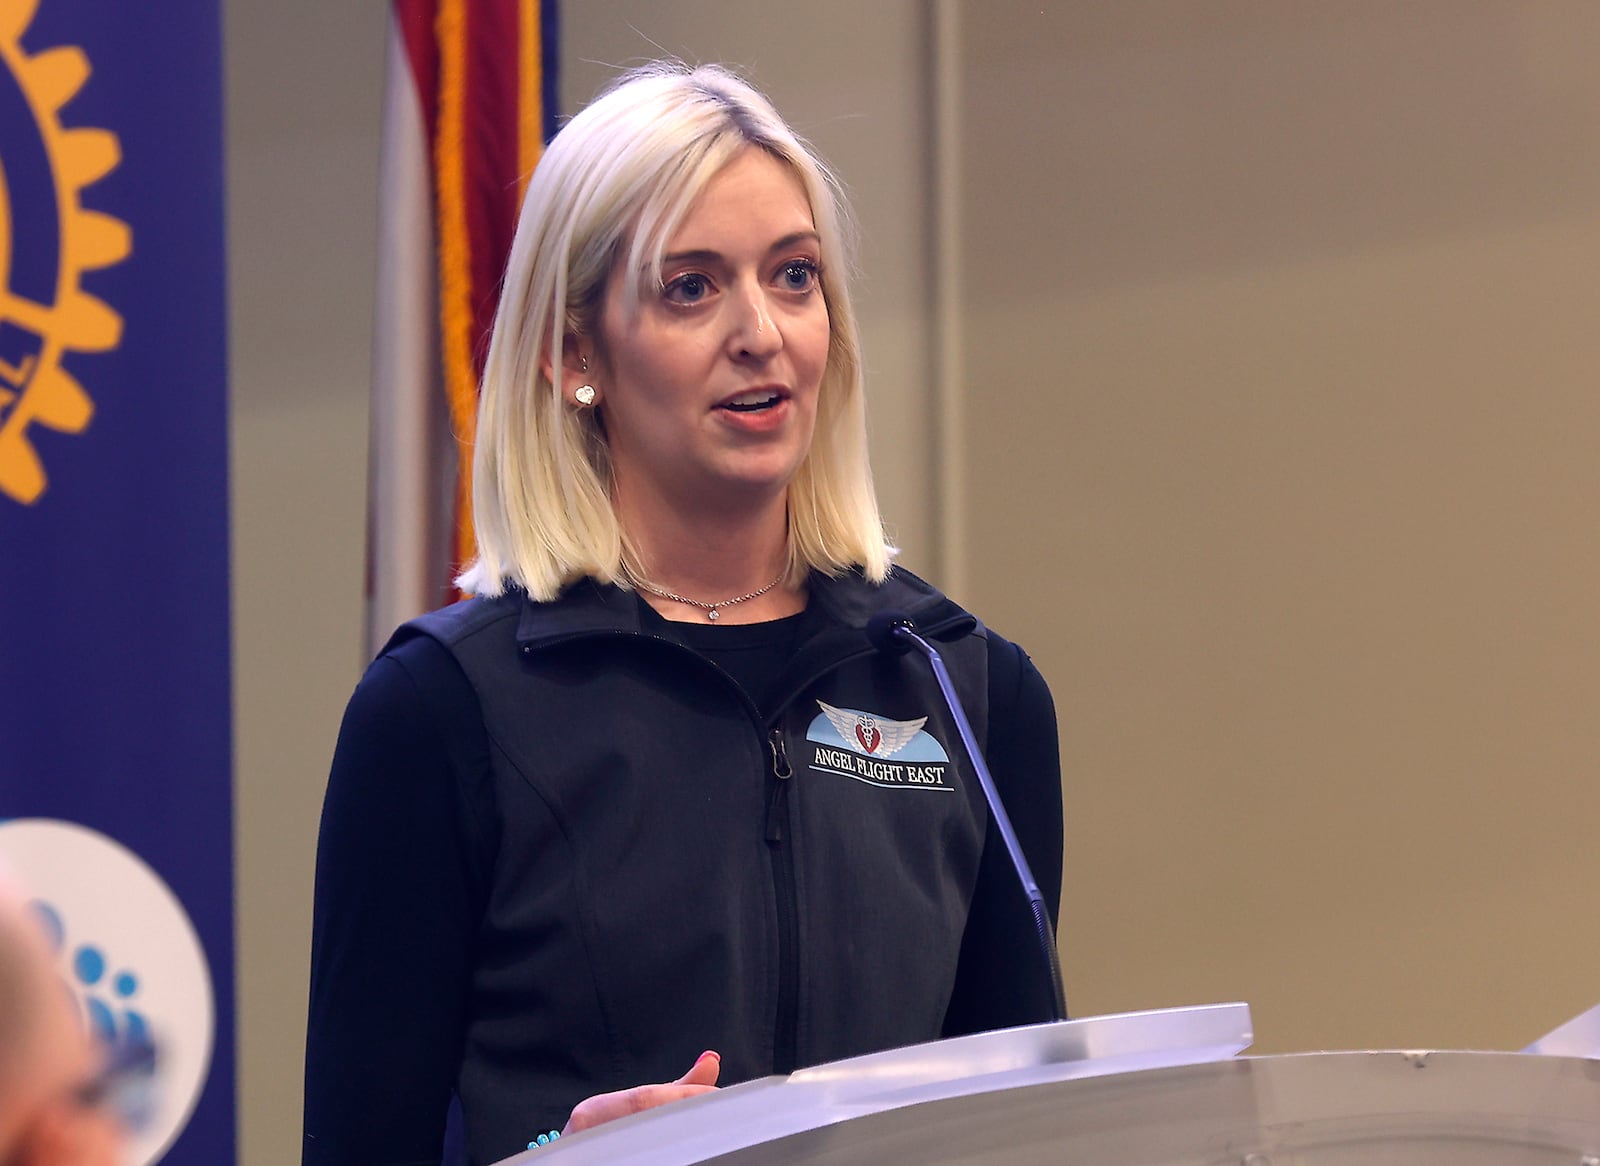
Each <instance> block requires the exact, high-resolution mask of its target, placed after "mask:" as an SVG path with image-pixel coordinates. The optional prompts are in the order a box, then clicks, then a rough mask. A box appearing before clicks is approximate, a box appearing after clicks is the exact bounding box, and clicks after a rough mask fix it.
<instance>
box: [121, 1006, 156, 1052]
mask: <svg viewBox="0 0 1600 1166" xmlns="http://www.w3.org/2000/svg"><path fill="white" fill-rule="evenodd" d="M122 1036H123V1038H124V1039H125V1040H126V1041H127V1043H128V1044H130V1045H147V1044H149V1043H150V1025H149V1024H148V1023H146V1021H145V1018H144V1017H143V1016H141V1015H140V1014H139V1013H137V1012H134V1011H133V1010H132V1009H129V1010H128V1011H127V1012H126V1013H124V1014H123V1017H122Z"/></svg>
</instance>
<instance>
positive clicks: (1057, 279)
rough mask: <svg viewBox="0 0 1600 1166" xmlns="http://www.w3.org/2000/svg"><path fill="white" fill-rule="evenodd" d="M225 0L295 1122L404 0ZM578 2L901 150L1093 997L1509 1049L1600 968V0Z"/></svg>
mask: <svg viewBox="0 0 1600 1166" xmlns="http://www.w3.org/2000/svg"><path fill="white" fill-rule="evenodd" d="M225 9H226V16H227V22H226V32H227V48H228V59H227V66H228V70H229V76H228V94H229V102H230V107H229V112H228V131H229V196H228V197H229V214H230V232H231V235H230V269H231V271H232V303H231V320H232V329H233V333H232V344H233V355H232V398H231V401H232V408H233V457H234V481H233V493H234V498H233V507H234V555H235V562H234V602H235V653H236V670H235V672H236V701H235V703H236V716H237V722H236V723H237V730H236V731H237V789H238V814H239V821H238V827H237V833H238V842H239V855H240V858H239V905H240V924H239V991H240V1009H241V1058H242V1065H241V1076H240V1091H241V1097H242V1106H243V1109H242V1114H243V1121H242V1127H241V1138H242V1140H241V1149H242V1160H243V1161H244V1162H245V1164H246V1166H269V1164H277V1163H283V1162H290V1161H294V1160H295V1158H296V1155H297V1146H298V1140H299V1139H298V1125H299V1088H300V1080H299V1072H300V1071H299V1059H300V1050H301V1040H302V1037H301V1029H302V1026H303V1023H304V1008H305V970H306V960H307V958H308V929H309V915H310V881H311V862H312V854H313V848H314V843H315V826H316V816H317V812H318V807H319V805H320V799H321V789H322V782H323V780H324V776H325V771H326V765H327V759H328V756H329V754H330V752H331V748H332V742H333V735H334V733H335V731H336V729H337V723H338V718H339V714H340V711H341V709H342V705H343V702H344V699H345V697H346V696H347V694H348V691H349V689H350V687H351V686H352V685H353V684H354V681H355V678H356V676H357V675H358V673H359V669H360V666H361V663H362V661H361V638H362V637H361V598H360V597H361V571H362V544H363V533H362V522H363V510H364V505H365V500H364V492H365V456H366V436H365V425H366V385H367V377H368V369H369V365H370V351H369V346H370V336H371V276H372V271H373V267H374V262H375V260H374V255H373V246H374V243H373V240H374V235H375V232H374V227H373V219H372V214H373V191H374V188H375V182H376V175H377V111H378V103H379V95H380V91H381V66H382V55H383V54H382V49H383V41H382V11H381V6H379V5H338V4H335V5H327V4H319V3H314V2H313V0H283V2H282V3H279V4H276V5H260V4H255V3H245V2H242V0H234V2H231V3H228V4H226V5H225ZM565 9H566V11H565V12H564V14H563V15H564V22H565V35H564V38H563V59H564V61H565V66H564V69H565V72H564V88H565V91H566V101H567V102H568V106H569V108H570V107H571V106H572V105H574V104H575V103H577V102H579V101H581V100H583V99H584V98H585V97H587V96H588V95H589V94H590V93H592V92H593V91H594V89H595V88H596V87H597V86H598V85H600V84H601V83H602V82H603V80H604V78H605V77H607V76H609V75H610V67H611V66H615V65H621V64H626V63H628V62H629V61H632V60H635V59H639V58H642V57H647V56H653V55H658V54H659V53H660V52H661V51H662V50H666V51H669V52H676V53H680V54H682V55H684V56H685V57H690V58H695V59H704V60H727V61H735V62H741V63H743V64H746V65H748V66H749V67H750V69H751V72H752V74H753V76H754V77H755V79H756V80H757V81H758V82H759V83H761V84H762V85H764V86H765V87H766V88H767V89H768V90H769V91H770V92H771V93H772V94H773V96H774V98H775V99H776V101H777V103H778V105H779V106H780V108H782V109H783V110H784V111H785V112H786V113H787V114H788V115H789V116H790V117H791V118H792V119H793V120H794V121H795V122H796V123H797V124H798V126H799V128H800V129H801V130H802V131H803V132H805V133H806V134H807V135H808V136H810V137H811V138H812V139H813V140H814V141H816V142H817V143H818V145H819V146H820V148H821V149H822V151H823V153H824V154H825V155H827V156H828V157H829V158H830V159H831V160H832V161H833V162H834V164H835V165H836V167H837V169H838V170H839V171H840V173H841V174H842V176H843V178H844V179H845V181H846V183H847V184H848V185H849V187H850V188H851V190H852V192H853V194H854V197H855V201H856V206H857V209H858V211H859V213H860V217H861V219H862V222H863V226H864V229H865V247H864V255H863V266H864V269H865V279H864V281H863V283H862V285H861V289H862V290H861V301H860V307H861V315H862V318H863V325H864V329H865V332H866V342H867V348H868V359H869V364H870V365H871V370H872V380H871V382H870V383H871V390H872V394H873V400H872V408H873V439H874V455H875V459H876V465H877V470H878V475H879V478H880V483H881V489H882V493H883V498H884V502H885V509H886V511H887V513H888V514H889V517H890V519H891V521H892V522H894V524H895V525H896V528H897V531H898V534H899V537H900V539H901V541H902V543H903V545H904V546H905V547H906V552H907V553H906V560H907V561H908V562H909V563H910V564H911V565H912V566H913V567H914V568H916V569H918V570H923V571H927V572H930V573H935V572H936V573H938V574H940V575H941V576H942V577H944V578H947V579H951V580H954V581H955V582H954V586H955V589H956V590H957V593H958V598H961V599H963V600H966V601H969V602H970V603H972V604H973V606H975V607H976V608H977V609H978V610H979V611H980V612H982V613H983V614H984V615H985V616H986V617H987V618H988V619H989V621H990V622H991V623H993V624H994V625H995V626H996V627H998V628H999V629H1000V630H1001V631H1003V632H1005V633H1007V634H1010V635H1012V636H1015V637H1016V638H1018V639H1021V640H1023V641H1024V642H1025V643H1026V645H1027V646H1028V647H1029V648H1030V650H1031V651H1032V652H1033V654H1034V655H1035V657H1036V659H1037V660H1038V662H1039V664H1040V666H1041V668H1042V669H1043V671H1044V672H1045V675H1046V676H1047V678H1048V679H1049V680H1050V681H1051V683H1052V685H1053V687H1054V689H1055V692H1056V697H1057V701H1058V704H1059V705H1060V708H1061V713H1062V726H1063V760H1064V763H1065V767H1066V797H1067V805H1068V823H1067V839H1068V856H1067V864H1066V874H1067V892H1066V903H1065V907H1064V910H1063V916H1062V948H1063V951H1064V953H1065V958H1066V977H1067V986H1068V995H1069V1000H1070V1002H1071V1003H1072V1005H1073V1006H1074V1009H1075V1011H1078V1012H1080V1013H1087V1012H1100V1011H1109V1010H1115V1009H1123V1008H1142V1007H1155V1006H1161V1005H1168V1004H1180V1003H1191V1002H1200V1001H1210V1000H1222V999H1236V998H1243V999H1247V1000H1250V1001H1251V1002H1252V1004H1253V1005H1254V1007H1255V1015H1256V1020H1257V1031H1258V1033H1259V1034H1260V1038H1261V1039H1260V1041H1259V1042H1258V1045H1257V1048H1258V1049H1259V1050H1264V1051H1273V1050H1282V1049H1289V1048H1305V1047H1318V1046H1342V1047H1351V1046H1370V1045H1389V1046H1394V1045H1409V1046H1415V1045H1425V1044H1435V1045H1469V1046H1488V1047H1501V1048H1508V1047H1517V1046H1520V1045H1521V1044H1523V1043H1525V1042H1526V1041H1528V1040H1530V1039H1532V1038H1533V1037H1534V1036H1537V1035H1539V1033H1541V1032H1542V1031H1544V1030H1545V1029H1547V1028H1549V1027H1551V1026H1553V1025H1554V1024H1555V1023H1556V1022H1558V1021H1560V1020H1562V1019H1564V1018H1565V1017H1567V1016H1569V1015H1571V1014H1573V1013H1575V1012H1577V1011H1579V1010H1580V1009H1581V1008H1584V1007H1587V1006H1588V1005H1590V1004H1593V1003H1595V1002H1596V1001H1597V1000H1600V979H1597V978H1596V977H1595V976H1594V974H1593V972H1592V970H1591V969H1592V968H1594V967H1595V966H1597V965H1600V958H1597V957H1600V950H1597V949H1600V939H1597V938H1595V937H1594V935H1593V934H1592V933H1591V932H1590V931H1589V930H1588V929H1587V928H1583V927H1581V926H1579V925H1578V923H1577V921H1579V920H1585V919H1586V918H1587V915H1588V913H1589V912H1588V911H1587V910H1586V909H1587V908H1589V906H1590V903H1591V901H1592V899H1593V898H1594V895H1595V892H1596V891H1597V890H1600V859H1597V858H1596V857H1595V848H1594V847H1593V846H1591V845H1588V844H1587V843H1588V840H1589V838H1591V837H1592V835H1593V829H1592V824H1593V823H1594V822H1595V821H1596V820H1600V819H1597V814H1596V810H1597V809H1600V805H1597V803H1600V783H1596V782H1594V781H1593V773H1594V770H1595V766H1596V761H1595V759H1596V757H1597V755H1600V749H1597V745H1600V739H1597V738H1600V728H1597V724H1600V719H1597V718H1596V717H1595V716H1594V715H1593V713H1592V711H1591V707H1590V706H1592V705H1594V704H1595V699H1596V697H1597V696H1600V615H1597V613H1596V611H1595V610H1594V602H1593V598H1592V597H1593V596H1594V595H1595V594H1596V592H1597V587H1596V584H1597V583H1600V542H1597V539H1596V537H1595V536H1594V534H1593V533H1592V528H1591V516H1592V515H1593V514H1595V513H1596V511H1597V509H1600V506H1597V504H1600V469H1597V468H1596V467H1597V465H1600V459H1596V458H1595V457H1594V456H1593V455H1592V453H1591V450H1590V447H1591V446H1592V445H1594V444H1595V441H1596V437H1597V435H1600V402H1597V401H1596V400H1595V399H1594V396H1593V394H1592V393H1591V392H1590V387H1591V384H1592V382H1593V381H1594V380H1595V379H1596V373H1597V372H1600V342H1597V341H1596V340H1594V339H1593V338H1591V335H1590V334H1591V333H1593V332H1595V331H1596V329H1595V328H1594V327H1593V326H1592V325H1591V321H1592V320H1594V319H1596V318H1597V317H1600V164H1597V163H1596V161H1595V159H1596V157H1597V146H1600V81H1597V80H1595V78H1594V76H1593V74H1594V72H1595V71H1594V70H1593V69H1592V68H1591V67H1590V56H1591V54H1590V52H1589V51H1588V48H1589V47H1590V46H1592V45H1594V44H1596V43H1600V7H1597V6H1595V5H1594V4H1592V3H1589V2H1588V0H1539V2H1536V3H1520V2H1513V0H1505V2H1504V3H1489V2H1482V3H1458V2H1456V0H1412V2H1410V3H1407V4H1404V5H1395V4H1390V3H1380V2H1378V0H1372V2H1370V3H1353V2H1345V3H1338V4H1297V5H1263V4H1255V3H1251V4H1243V3H1222V2H1218V0H1207V2H1203V3H1198V4H1184V3H1178V2H1176V0H1173V2H1171V3H1165V2H1163V3H1138V2H1130V3H1125V4H1123V3H1119V4H1115V5H1108V4H1104V3H1100V2H1089V0H1084V2H1082V3H1061V2H1052V3H1047V4H1042V5H1041V4H1040V3H1038V2H1037V0H1035V2H1034V3H1029V4H1023V3H1020V2H1012V0H985V2H984V3H982V4H979V3H976V2H975V0H973V2H969V3H965V4H963V3H959V2H956V0H923V2H917V0H883V2H881V3H880V2H867V3H862V2H860V0H856V2H852V3H845V2H842V0H824V2H819V3H813V4H808V5H804V6H796V5H777V4H771V5H762V4H752V3H737V4H736V3H733V2H732V0H676V2H675V3H673V4H671V5H663V4H658V3H653V2H647V0H625V2H624V0H617V2H613V3H609V4H578V3H573V4H568V5H566V6H565ZM941 60H943V61H944V62H946V64H945V65H944V66H941V64H940V61H941ZM941 98H942V99H945V100H947V101H948V104H947V105H945V106H940V105H939V101H938V100H937V99H941ZM939 109H942V110H943V112H942V113H938V114H936V113H935V111H936V110H939ZM941 142H942V143H944V145H945V147H950V148H949V149H948V150H947V152H945V153H943V154H941V153H940V143H941ZM941 164H943V165H945V166H946V167H947V168H953V172H954V173H955V174H957V175H958V176H959V181H958V182H957V183H955V184H953V188H952V189H949V190H947V191H945V190H941V189H939V188H937V187H936V186H935V185H934V184H933V182H932V178H933V176H934V175H935V174H936V173H938V172H939V167H940V165H941ZM946 196H948V198H949V199H953V200H954V201H953V202H948V203H947V202H946V201H945V197H946ZM946 210H948V211H949V212H952V213H948V214H946V213H943V212H945V211H946ZM941 303H944V304H946V305H947V309H946V313H945V316H944V317H941V315H940V304H941ZM951 309H953V311H952V310H951ZM951 317H953V318H954V319H957V320H958V321H959V322H960V326H959V328H958V329H955V330H954V331H953V332H952V330H949V329H946V330H941V329H940V328H939V327H938V322H939V321H940V319H941V318H951ZM945 383H954V384H955V385H957V386H958V387H959V395H958V397H957V398H956V399H954V400H953V401H952V402H950V407H951V408H952V409H953V415H954V416H955V417H957V418H958V419H959V420H961V421H962V422H963V426H962V429H961V431H960V434H959V435H952V434H951V433H949V432H942V431H941V428H940V424H939V420H938V418H939V414H940V409H941V408H942V407H943V406H942V405H941V403H940V401H939V400H937V399H936V397H937V394H936V393H935V388H936V386H939V385H941V384H945ZM953 436H960V437H961V440H960V441H952V437H953ZM941 450H960V451H962V452H961V453H960V456H959V457H958V458H957V459H956V460H954V461H952V460H950V459H948V458H944V457H942V456H941V455H940V452H939V451H941ZM951 489H955V491H956V493H955V496H956V498H957V499H958V500H959V509H957V510H953V511H947V510H942V509H941V508H940V506H939V505H938V504H937V502H936V499H937V498H938V497H939V492H940V491H941V490H946V491H948V490H951ZM1569 920H1570V921H1572V922H1571V923H1569V922H1568V921H1569Z"/></svg>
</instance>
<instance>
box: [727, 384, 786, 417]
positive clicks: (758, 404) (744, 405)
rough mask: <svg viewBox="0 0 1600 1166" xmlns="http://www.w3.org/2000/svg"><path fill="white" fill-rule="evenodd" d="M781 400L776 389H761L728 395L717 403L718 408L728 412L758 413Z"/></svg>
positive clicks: (780, 394)
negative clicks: (724, 399) (738, 394)
mask: <svg viewBox="0 0 1600 1166" xmlns="http://www.w3.org/2000/svg"><path fill="white" fill-rule="evenodd" d="M782 400H783V394H782V393H781V392H779V391H778V390H776V389H770V390H762V391H760V392H755V393H744V394H742V395H740V396H737V397H730V398H729V399H728V400H726V401H724V402H722V404H720V405H718V406H717V408H719V409H726V410H728V412H730V413H760V412H762V411H763V410H766V409H771V408H773V407H774V406H775V405H777V404H779V403H780V402H781V401H782Z"/></svg>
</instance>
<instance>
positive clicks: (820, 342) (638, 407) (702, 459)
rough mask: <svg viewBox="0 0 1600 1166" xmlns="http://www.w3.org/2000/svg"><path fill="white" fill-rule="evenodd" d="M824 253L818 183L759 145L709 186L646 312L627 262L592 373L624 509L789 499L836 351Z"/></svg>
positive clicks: (701, 508) (702, 508)
mask: <svg viewBox="0 0 1600 1166" xmlns="http://www.w3.org/2000/svg"><path fill="white" fill-rule="evenodd" d="M820 264H821V246H820V243H819V241H818V238H817V234H816V230H815V227H814V225H813V222H812V217H811V207H810V203H809V202H808V200H807V198H806V194H805V189H804V188H803V187H802V186H801V185H800V181H799V179H798V178H796V177H795V174H794V172H793V171H792V170H790V169H789V167H788V166H787V165H785V164H784V163H783V162H780V161H779V160H778V159H776V158H774V157H773V156H772V155H770V154H768V153H767V152H766V151H764V150H761V149H758V148H753V147H752V148H747V149H745V150H744V151H743V152H742V153H740V154H738V155H736V156H735V157H734V159H733V160H732V161H731V162H729V163H728V164H727V165H726V166H725V167H723V169H722V170H721V171H720V172H719V173H718V174H717V175H716V176H715V177H714V178H712V180H711V181H710V182H709V183H708V184H707V185H706V188H705V189H704V190H703V191H701V193H700V196H699V198H698V199H697V200H696V201H695V202H694V204H693V206H692V207H691V208H690V210H689V213H688V215H687V216H686V217H685V218H684V220H683V222H682V224H681V225H680V226H679V227H678V229H677V231H676V232H675V233H674V234H673V236H672V237H671V239H670V240H668V243H667V248H666V255H665V258H664V261H663V264H662V273H661V275H662V286H661V287H660V288H647V289H645V290H644V292H643V293H642V294H641V295H640V297H639V303H638V309H637V312H636V313H634V312H631V311H630V310H629V307H628V304H627V301H626V298H625V296H624V286H625V285H624V281H625V280H627V279H630V278H634V277H633V276H632V275H631V274H630V273H628V272H625V271H622V270H620V269H618V270H614V271H613V272H612V274H611V278H610V280H609V282H608V285H607V289H606V296H605V301H604V304H603V307H602V310H601V317H600V327H599V336H598V338H597V340H598V343H597V344H596V345H595V346H594V347H593V357H592V358H591V372H590V374H589V376H588V377H587V378H585V379H587V380H588V381H589V383H592V384H593V385H594V386H595V387H596V388H597V389H598V390H599V393H600V396H599V406H600V408H601V409H602V416H603V418H604V420H605V430H606V438H607V442H608V444H609V446H610V450H611V462H612V468H613V473H614V475H615V481H616V489H617V494H618V503H619V505H620V506H621V507H623V508H624V509H625V510H627V511H630V512H634V513H639V512H641V510H643V511H644V512H648V511H649V510H650V509H652V508H654V507H656V506H660V505H666V506H668V507H672V508H674V509H675V510H677V511H678V513H680V514H682V515H686V516H693V515H695V514H710V513H714V512H716V511H718V510H725V509H727V508H729V507H730V505H731V506H743V505H745V504H748V503H750V502H761V501H771V500H772V499H774V498H781V497H782V495H783V491H784V490H785V488H786V487H787V486H788V483H789V480H790V479H791V478H792V477H793V476H794V474H795V471H796V470H797V469H798V468H799V466H800V464H801V462H802V461H803V460H804V458H805V456H806V453H807V451H808V450H809V449H810V447H811V434H812V430H813V428H814V427H815V423H816V414H817V393H818V387H819V385H820V384H821V381H822V371H823V367H824V366H825V364H826V363H827V359H828V306H827V304H826V303H825V302H824V300H823V295H822V285H821V280H820V278H819V269H820ZM566 383H567V385H568V386H569V387H568V389H567V391H568V392H569V393H571V392H573V391H575V389H576V387H577V385H578V384H579V383H580V382H579V380H577V379H575V378H573V377H571V376H569V377H568V378H566Z"/></svg>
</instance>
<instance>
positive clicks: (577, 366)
mask: <svg viewBox="0 0 1600 1166" xmlns="http://www.w3.org/2000/svg"><path fill="white" fill-rule="evenodd" d="M593 349H594V346H593V345H592V344H591V343H590V342H589V340H588V338H587V337H584V336H579V335H577V334H576V333H568V334H567V336H566V337H565V339H564V340H563V341H562V344H561V395H562V397H563V398H565V399H566V402H567V404H569V405H590V404H593V403H594V400H595V396H594V393H595V389H594V381H593V376H592V374H591V371H590V370H591V369H592V367H593V364H594V362H593V360H591V354H592V352H593ZM539 371H540V372H542V373H544V377H545V379H546V380H547V381H549V382H551V383H552V384H554V383H555V379H556V378H555V375H554V372H555V370H554V367H553V365H552V363H551V360H550V350H549V349H548V348H547V349H545V350H544V352H543V353H542V354H541V355H540V357H539ZM585 386H588V388H589V392H588V393H587V394H585V395H587V396H588V397H589V400H587V401H584V400H581V399H580V397H579V395H578V394H579V391H580V390H581V389H583V388H584V387H585Z"/></svg>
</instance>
